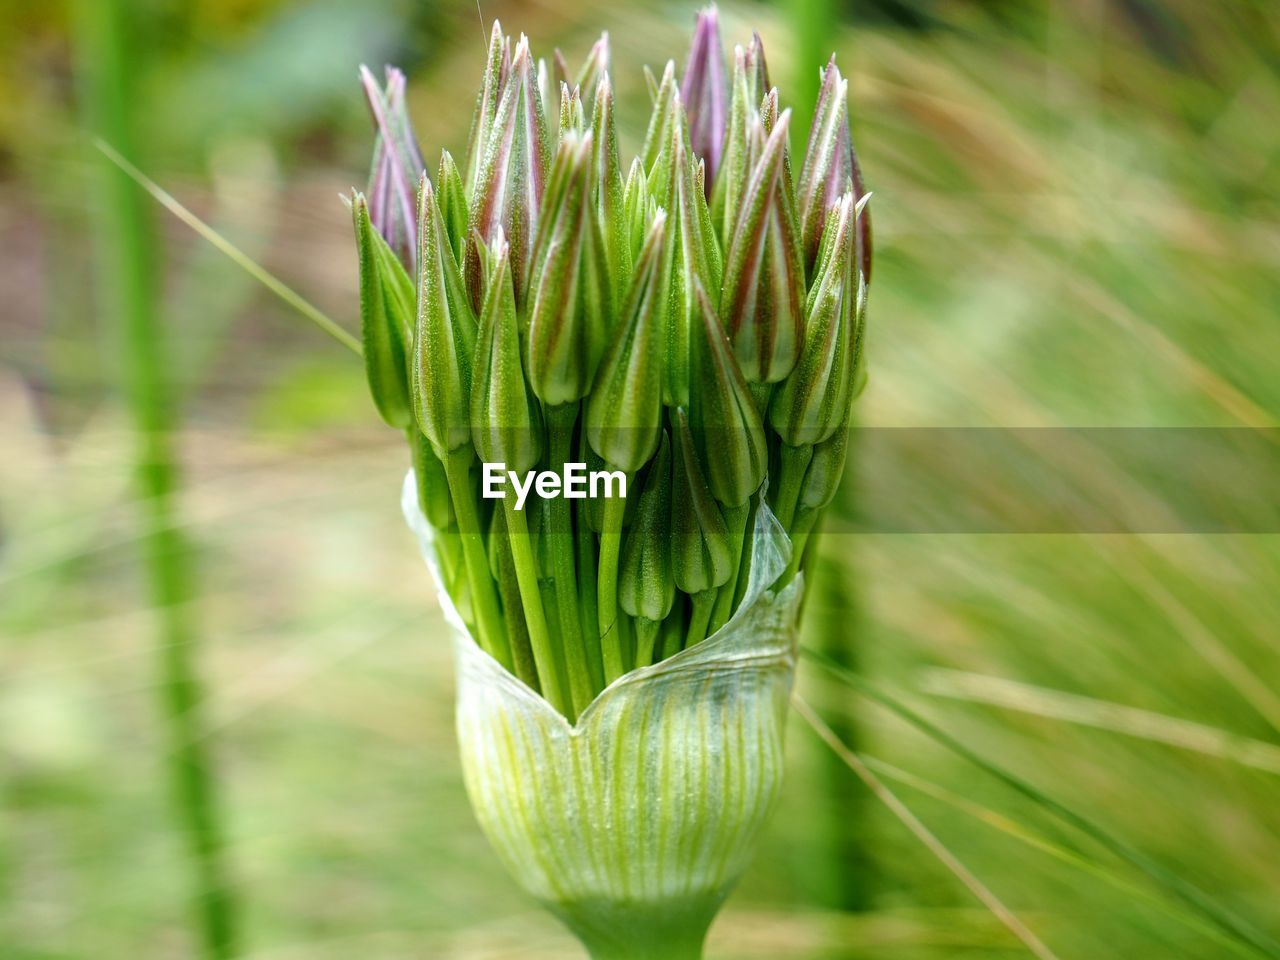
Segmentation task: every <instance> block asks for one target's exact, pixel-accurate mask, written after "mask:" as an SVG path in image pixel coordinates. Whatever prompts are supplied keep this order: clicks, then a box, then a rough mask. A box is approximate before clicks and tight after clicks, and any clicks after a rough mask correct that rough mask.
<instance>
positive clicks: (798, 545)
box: [778, 510, 818, 586]
mask: <svg viewBox="0 0 1280 960" xmlns="http://www.w3.org/2000/svg"><path fill="white" fill-rule="evenodd" d="M817 522H818V511H817V510H808V511H806V512H804V513H802V514H801V515H800V516H799V518H797V520H796V522H795V525H794V528H793V529H792V531H791V559H790V560H788V561H787V569H786V570H784V571H783V573H782V576H781V577H779V578H778V584H779V586H785V585H786V584H788V583H790V582H791V581H792V580H794V579H795V576H796V574H797V573H798V572H799V571H800V569H801V567H802V565H803V562H804V561H805V559H806V558H807V557H808V556H809V553H808V550H809V546H810V544H811V543H815V542H816V538H813V537H811V536H810V534H812V533H813V529H814V527H815V526H816V525H817Z"/></svg>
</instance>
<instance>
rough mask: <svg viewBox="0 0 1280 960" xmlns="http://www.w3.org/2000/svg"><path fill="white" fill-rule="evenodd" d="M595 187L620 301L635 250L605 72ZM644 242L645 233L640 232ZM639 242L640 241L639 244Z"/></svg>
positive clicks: (598, 107) (596, 128)
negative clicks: (630, 231) (628, 221)
mask: <svg viewBox="0 0 1280 960" xmlns="http://www.w3.org/2000/svg"><path fill="white" fill-rule="evenodd" d="M591 167H592V176H591V183H592V188H593V189H594V190H595V198H594V200H595V210H596V219H597V220H598V221H599V224H600V233H601V235H602V236H603V237H604V241H605V253H606V256H607V260H608V264H609V276H610V277H612V279H613V299H614V302H615V303H617V302H621V300H622V298H623V297H624V296H626V292H627V277H629V276H630V275H631V261H632V259H633V251H632V249H631V245H630V243H629V242H628V239H627V237H628V232H627V216H626V202H625V196H624V193H623V186H622V162H621V161H620V160H619V159H618V131H617V127H616V123H615V119H614V110H613V84H612V83H611V82H610V80H609V74H608V73H603V74H601V76H600V82H599V84H598V85H597V86H596V104H595V111H594V112H593V113H592V114H591ZM641 242H643V234H642V235H641ZM637 246H638V245H637Z"/></svg>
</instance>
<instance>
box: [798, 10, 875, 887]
mask: <svg viewBox="0 0 1280 960" xmlns="http://www.w3.org/2000/svg"><path fill="white" fill-rule="evenodd" d="M784 2H785V5H786V8H787V10H788V12H789V14H790V16H789V18H788V19H789V21H790V23H791V28H792V32H793V33H792V44H793V49H794V51H795V54H794V59H793V61H792V62H793V63H794V64H795V68H794V70H793V72H792V76H791V77H790V78H789V85H790V88H791V89H792V90H793V91H794V96H793V97H792V98H791V108H792V110H793V112H794V117H795V119H794V121H793V122H792V125H791V129H793V130H800V131H804V130H808V129H809V127H810V125H811V124H812V122H813V115H814V105H815V104H816V103H817V100H818V90H819V87H820V85H821V81H820V78H819V75H818V70H817V68H816V67H815V64H825V63H826V62H827V60H828V59H829V58H830V56H831V54H832V53H833V52H834V49H835V43H836V41H835V37H836V35H837V30H836V26H837V21H838V19H839V15H838V11H837V9H836V6H837V5H836V3H835V2H834V0H784ZM804 148H805V144H804V143H803V142H801V143H793V144H792V152H793V155H802V154H803V151H804ZM797 152H798V153H797ZM850 426H852V423H851V424H850ZM855 436H856V434H855ZM849 444H850V447H849V455H848V456H849V462H850V463H851V465H852V467H851V469H850V470H849V472H848V473H847V474H846V475H845V483H846V484H848V483H851V482H853V480H854V479H855V478H856V476H857V473H856V471H857V462H858V460H857V453H856V450H854V448H853V437H852V436H851V437H850V440H849ZM847 502H848V501H847V499H846V498H845V497H838V498H837V499H836V502H835V503H833V504H832V506H831V510H832V513H833V515H834V516H833V519H837V521H838V520H839V519H845V520H847V519H849V518H848V511H847V507H846V506H845V504H847ZM842 514H843V517H842V516H841V515H842ZM853 543H854V541H853V539H852V537H851V536H849V535H847V534H846V535H840V536H839V537H838V539H835V540H829V542H828V543H827V545H826V546H827V550H826V551H824V554H825V555H824V557H823V562H822V563H819V564H813V565H812V566H811V567H810V572H809V576H810V581H811V582H810V584H809V589H810V591H811V592H812V594H813V596H812V599H811V601H810V603H809V623H808V638H807V642H808V643H809V644H811V645H812V646H813V647H815V648H816V649H818V650H820V651H822V653H823V654H824V655H825V656H827V657H829V658H830V659H832V660H834V661H835V662H837V663H839V664H841V665H842V666H846V667H849V668H851V669H852V668H854V666H855V660H856V655H855V649H856V648H855V646H854V645H855V644H856V643H857V642H858V638H859V637H861V636H863V635H864V634H863V630H861V629H860V627H861V626H862V625H863V624H864V623H865V622H866V621H865V618H864V617H863V615H862V609H861V604H859V602H858V596H857V585H856V583H855V582H854V580H853V570H852V564H851V563H849V560H850V554H851V552H852V548H853ZM842 697H844V694H843V693H842V692H841V691H839V690H837V691H836V693H835V698H833V703H839V702H840V698H842ZM845 699H846V704H845V706H844V707H843V708H842V709H839V710H835V709H833V710H831V711H830V712H829V713H828V716H829V718H830V721H831V724H832V727H833V729H838V730H839V735H840V738H841V739H842V740H843V741H844V742H845V743H846V744H850V745H851V747H852V748H853V749H857V747H858V745H859V744H860V743H861V739H862V738H861V736H860V728H859V724H858V721H857V717H856V716H855V713H854V708H853V706H852V704H849V703H847V698H845ZM818 769H819V771H820V772H819V776H820V778H821V784H820V791H819V793H818V796H819V798H820V803H821V804H822V810H821V811H820V817H821V819H822V820H823V821H825V823H826V824H827V830H826V837H825V841H824V843H823V849H824V850H825V851H826V853H827V863H826V869H824V870H821V871H818V873H819V876H818V877H817V878H816V879H817V880H818V882H819V883H820V890H819V896H820V897H821V900H822V903H823V905H824V906H827V907H829V908H831V909H836V910H848V911H860V910H865V909H867V908H868V907H869V906H870V902H871V891H872V888H873V886H874V882H873V879H872V874H871V866H872V864H871V862H870V860H869V858H868V855H867V837H866V832H865V829H864V826H863V825H864V823H865V818H864V817H862V816H861V815H860V811H859V810H858V809H856V808H855V806H854V805H855V804H858V803H860V802H861V800H860V799H858V798H853V797H851V796H850V795H849V791H848V780H847V775H848V772H847V770H846V769H845V768H844V765H843V763H842V762H841V761H840V759H839V758H838V757H836V756H835V755H834V754H832V753H831V752H830V751H826V750H824V751H823V752H822V754H821V756H820V757H819V758H818Z"/></svg>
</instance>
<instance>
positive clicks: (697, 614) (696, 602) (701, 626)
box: [684, 587, 721, 647]
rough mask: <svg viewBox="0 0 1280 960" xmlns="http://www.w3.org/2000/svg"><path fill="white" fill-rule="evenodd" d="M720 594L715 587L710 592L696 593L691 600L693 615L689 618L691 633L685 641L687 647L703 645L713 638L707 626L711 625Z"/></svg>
mask: <svg viewBox="0 0 1280 960" xmlns="http://www.w3.org/2000/svg"><path fill="white" fill-rule="evenodd" d="M720 593H721V591H720V590H717V589H716V588H714V587H713V588H711V589H710V590H703V591H701V592H699V593H695V594H693V596H691V597H690V598H689V599H690V600H692V601H693V614H692V615H691V616H690V618H689V633H688V634H687V635H686V637H685V641H684V645H685V646H686V647H692V646H693V645H694V644H695V643H701V642H702V641H703V640H705V639H707V637H709V636H711V631H708V630H707V626H708V625H709V624H710V623H711V614H712V613H713V612H714V610H715V606H716V601H717V599H718V598H719V595H720Z"/></svg>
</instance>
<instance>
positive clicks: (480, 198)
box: [463, 37, 548, 304]
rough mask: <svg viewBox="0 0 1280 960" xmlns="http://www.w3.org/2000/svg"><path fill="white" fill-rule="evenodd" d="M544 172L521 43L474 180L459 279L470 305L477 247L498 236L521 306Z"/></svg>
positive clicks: (530, 71) (537, 101)
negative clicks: (506, 251) (464, 283)
mask: <svg viewBox="0 0 1280 960" xmlns="http://www.w3.org/2000/svg"><path fill="white" fill-rule="evenodd" d="M547 166H548V148H547V121H546V116H545V113H544V111H543V105H542V97H541V95H540V93H539V91H538V84H537V79H536V77H535V75H534V66H533V57H532V56H531V55H530V53H529V41H528V39H527V38H525V37H521V38H520V43H519V44H517V45H516V52H515V55H514V56H513V57H512V60H511V70H510V74H509V76H508V77H507V81H506V86H505V88H504V90H503V92H502V99H501V100H500V101H499V103H498V111H497V114H496V115H495V116H494V119H493V127H492V129H491V130H490V131H489V132H488V134H487V136H486V140H485V157H484V162H483V164H482V166H481V173H480V180H479V184H478V187H477V190H476V193H475V195H474V196H473V197H472V203H471V235H470V236H469V237H468V240H467V252H466V258H465V261H464V268H463V275H464V277H465V279H466V281H467V289H468V290H469V291H470V293H471V301H472V303H473V304H477V303H478V302H479V301H480V298H481V294H482V292H483V290H484V288H485V283H484V278H483V276H482V270H481V265H480V263H481V252H480V247H481V245H482V244H486V245H487V244H491V243H492V242H493V241H494V239H495V238H496V237H497V236H498V231H499V230H501V231H502V236H503V237H504V242H505V243H506V245H507V246H508V247H509V249H510V256H511V271H512V279H513V281H514V283H515V290H516V300H517V302H519V303H523V301H524V292H525V281H526V279H527V277H528V275H529V261H530V259H531V257H532V254H533V242H534V235H535V231H536V228H537V218H538V210H539V208H540V207H541V205H542V194H543V191H544V189H545V187H546V180H547Z"/></svg>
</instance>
